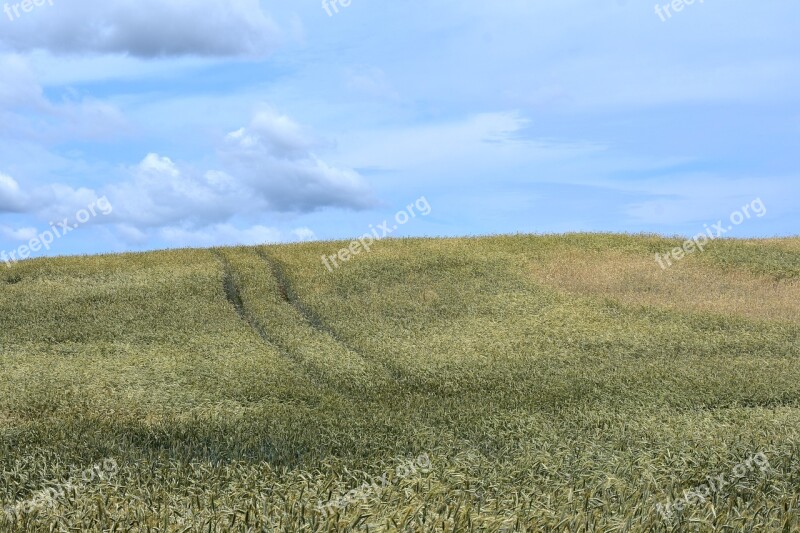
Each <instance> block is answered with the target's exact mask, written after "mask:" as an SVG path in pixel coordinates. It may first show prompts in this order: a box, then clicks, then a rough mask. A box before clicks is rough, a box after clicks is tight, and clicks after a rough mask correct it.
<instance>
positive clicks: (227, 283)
mask: <svg viewBox="0 0 800 533" xmlns="http://www.w3.org/2000/svg"><path fill="white" fill-rule="evenodd" d="M212 253H213V254H214V256H215V257H216V258H217V261H219V263H220V265H221V266H222V285H223V290H224V292H225V297H226V298H227V299H228V302H230V304H231V305H232V306H233V308H234V309H235V311H236V314H237V315H239V318H241V319H242V320H243V321H244V322H246V323H247V325H248V326H250V328H251V329H252V330H253V331H254V332H255V333H256V334H257V335H258V336H259V338H260V339H261V341H262V342H264V344H267V345H268V346H270V347H272V348H274V349H275V350H277V352H278V353H279V354H280V355H281V356H283V357H284V358H285V359H288V360H289V361H290V362H291V363H292V365H293V366H294V367H296V368H297V370H298V371H299V372H300V374H301V375H304V376H306V377H307V378H308V379H309V380H311V381H312V382H313V383H314V384H315V385H318V386H320V387H324V388H326V389H329V390H333V389H331V387H330V386H329V385H328V384H327V383H326V382H325V380H323V379H322V378H321V377H320V376H317V375H314V374H312V373H310V372H309V371H308V370H307V369H306V368H305V366H304V365H303V362H302V360H301V359H300V358H299V357H296V356H294V355H292V353H291V352H290V351H289V349H288V348H287V347H286V346H285V345H284V344H283V343H281V342H279V341H276V340H275V339H274V338H272V337H270V335H269V334H268V333H267V330H266V329H265V328H264V326H263V325H261V323H260V322H259V321H258V320H257V319H256V317H254V316H253V314H252V313H250V311H248V310H247V308H246V307H245V305H244V301H243V300H242V293H241V291H240V290H239V287H238V286H237V285H236V278H235V277H234V275H233V269H232V268H231V265H230V263H229V262H228V260H227V258H225V256H224V255H223V254H222V253H221V252H220V251H219V250H212Z"/></svg>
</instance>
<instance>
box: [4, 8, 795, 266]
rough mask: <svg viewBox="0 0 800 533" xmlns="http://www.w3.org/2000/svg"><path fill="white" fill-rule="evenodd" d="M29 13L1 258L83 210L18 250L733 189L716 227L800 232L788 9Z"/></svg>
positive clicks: (288, 235) (554, 217)
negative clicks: (745, 215) (761, 212)
mask: <svg viewBox="0 0 800 533" xmlns="http://www.w3.org/2000/svg"><path fill="white" fill-rule="evenodd" d="M2 3H3V2H0V4H2ZM40 3H42V5H41V6H33V7H31V8H30V10H29V11H27V12H26V11H24V10H23V9H22V7H21V4H20V5H18V6H17V8H16V11H15V9H14V6H15V5H17V3H16V2H10V3H8V4H7V5H8V7H9V9H8V10H5V11H4V12H3V13H0V250H15V249H17V248H18V247H19V246H22V245H25V244H26V243H28V242H29V241H30V239H31V238H32V237H34V236H36V235H38V234H40V233H41V232H42V231H45V230H48V228H50V227H51V226H50V223H54V224H55V223H57V221H61V220H63V219H65V218H68V219H70V220H73V219H75V217H76V214H77V213H79V212H80V211H81V210H84V209H87V207H88V206H89V205H92V204H93V203H95V204H96V202H97V201H98V199H105V200H107V201H108V204H109V205H111V206H112V207H113V210H112V211H111V212H110V213H109V214H103V213H100V212H98V210H97V209H95V214H94V215H93V216H91V217H88V219H87V220H86V221H85V222H81V224H80V225H79V226H80V227H79V228H78V229H75V230H74V231H71V232H70V233H69V234H67V235H64V237H63V238H61V239H58V240H57V241H56V242H54V243H53V244H52V246H50V249H49V250H44V249H42V250H38V251H37V252H36V253H32V254H31V256H41V255H63V254H75V253H101V252H118V251H129V250H130V251H136V250H147V249H155V248H168V247H183V246H211V245H219V244H254V243H260V242H291V241H300V240H310V239H314V240H316V239H339V238H352V237H356V236H359V235H361V234H363V233H365V232H367V231H368V229H369V225H370V224H373V225H378V224H379V223H381V222H382V221H383V220H384V219H387V218H391V217H392V216H393V215H394V213H395V212H397V211H399V210H402V209H404V207H405V206H407V205H408V204H410V203H411V202H413V201H415V200H416V199H418V198H420V197H423V196H424V197H425V198H426V199H427V201H428V202H429V204H430V206H431V212H430V214H429V215H428V216H425V217H416V218H414V219H413V220H411V221H409V222H408V223H407V224H405V225H403V226H402V227H401V228H399V229H398V230H397V232H396V233H395V234H394V235H396V236H417V235H437V236H455V235H475V234H492V233H516V232H532V233H551V232H568V231H614V232H656V233H660V234H667V235H675V234H682V235H692V234H695V233H697V232H699V231H702V230H703V226H704V224H709V225H711V224H712V223H715V222H716V221H717V220H719V219H727V218H728V217H729V215H730V214H731V213H732V212H734V211H737V210H740V209H741V207H742V206H744V205H746V204H749V203H751V202H752V201H753V200H754V199H756V198H760V199H761V201H762V202H763V204H764V205H765V206H766V210H767V213H766V215H765V216H763V217H753V218H751V219H748V220H746V221H745V222H743V223H742V224H741V225H739V226H737V227H735V228H734V229H733V230H732V231H731V232H730V233H729V234H728V235H729V236H736V237H751V236H774V235H797V234H800V231H798V228H800V209H798V207H799V204H800V165H799V164H798V156H797V154H798V152H800V150H798V147H800V105H799V104H800V96H798V95H800V55H798V51H800V36H798V32H797V30H796V26H797V21H798V20H800V4H798V3H797V2H793V1H789V0H776V1H773V2H765V3H756V2H726V3H723V2H721V1H719V0H706V1H705V2H701V1H700V0H697V1H696V2H694V3H692V4H690V5H685V4H684V5H682V8H681V9H680V10H679V11H676V10H675V9H674V8H672V9H670V11H669V15H670V16H663V13H664V10H663V6H665V5H667V2H666V1H664V2H662V3H661V7H662V16H660V15H658V14H657V13H656V10H655V5H654V3H651V2H634V1H632V0H601V1H599V2H588V1H583V2H578V1H573V0H562V1H559V2H537V1H532V0H528V1H521V0H505V1H503V2H478V1H472V0H461V1H458V2H456V1H452V0H438V1H436V2H428V1H419V2H415V3H413V4H412V3H409V2H375V1H372V2H366V1H364V0H352V2H351V3H350V5H349V6H347V7H344V6H342V5H341V1H340V2H339V6H338V8H337V9H338V13H337V12H335V11H336V10H335V9H329V10H330V11H331V15H330V16H329V15H328V13H327V12H326V10H325V8H324V7H323V6H322V5H321V3H320V1H318V0H309V1H305V0H293V1H292V2H285V1H282V2H278V1H270V2H258V1H255V0H233V1H227V2H226V1H220V2H206V1H191V2H190V1H187V0H158V1H156V0H138V1H135V2H134V1H129V0H125V1H122V0H120V1H114V2H99V1H95V2H86V1H81V0H73V1H72V2H66V1H63V0H53V1H50V0H40ZM328 3H329V4H330V0H329V2H328ZM29 7H30V6H29ZM662 18H663V20H662Z"/></svg>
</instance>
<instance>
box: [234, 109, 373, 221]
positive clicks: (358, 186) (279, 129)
mask: <svg viewBox="0 0 800 533" xmlns="http://www.w3.org/2000/svg"><path fill="white" fill-rule="evenodd" d="M316 144H317V143H316V141H315V140H314V139H313V138H312V137H311V136H310V135H309V134H308V133H307V132H305V131H303V128H301V127H300V126H299V125H298V124H296V123H295V122H294V121H293V120H291V119H290V118H288V117H286V116H284V115H280V114H278V113H276V112H275V111H273V110H263V111H260V112H258V113H257V114H256V115H255V116H254V117H253V120H252V121H251V123H250V125H249V126H247V127H245V128H241V129H238V130H236V131H234V132H232V133H230V134H228V136H227V137H226V144H225V146H224V147H223V149H222V151H221V155H222V157H223V161H224V162H225V163H226V166H227V167H228V168H229V172H230V174H231V175H234V176H237V178H238V179H239V180H241V181H242V183H244V184H246V185H247V186H248V187H250V188H252V189H253V190H254V191H257V192H258V193H259V195H260V196H261V197H262V198H263V199H264V201H266V202H267V205H268V206H269V208H270V209H271V210H274V211H281V212H287V211H299V212H310V211H314V210H317V209H319V208H322V207H345V208H351V209H361V208H367V207H372V206H374V205H375V204H376V200H375V198H374V196H373V194H372V192H371V190H370V187H369V185H368V184H367V183H366V181H365V180H364V179H363V178H362V177H361V176H360V175H359V174H358V173H357V172H355V171H353V170H351V169H346V168H338V167H334V166H332V165H329V164H327V163H325V162H324V161H322V160H321V159H319V158H318V157H317V156H316V155H315V154H314V153H313V152H312V151H311V149H312V147H314V146H315V145H316Z"/></svg>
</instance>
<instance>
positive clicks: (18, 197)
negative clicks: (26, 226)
mask: <svg viewBox="0 0 800 533" xmlns="http://www.w3.org/2000/svg"><path fill="white" fill-rule="evenodd" d="M27 202H28V199H27V197H26V195H24V194H23V193H22V191H21V190H20V188H19V183H17V181H16V180H15V179H14V178H12V177H11V176H7V175H5V174H2V173H0V213H2V212H11V213H15V212H20V211H24V209H25V206H26V204H27Z"/></svg>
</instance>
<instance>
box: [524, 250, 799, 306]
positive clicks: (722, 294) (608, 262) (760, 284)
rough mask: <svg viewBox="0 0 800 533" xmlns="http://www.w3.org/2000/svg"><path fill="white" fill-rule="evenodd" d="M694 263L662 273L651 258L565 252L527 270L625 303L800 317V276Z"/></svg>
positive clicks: (573, 288)
mask: <svg viewBox="0 0 800 533" xmlns="http://www.w3.org/2000/svg"><path fill="white" fill-rule="evenodd" d="M786 244H787V243H786V241H784V242H781V243H780V245H781V246H785V245H786ZM785 249H787V250H791V249H792V248H791V247H789V246H785ZM798 251H800V250H798ZM696 259H697V258H696V257H692V256H689V257H687V258H685V259H684V260H682V261H681V262H677V263H675V264H673V265H672V267H669V268H667V269H665V270H662V268H661V267H660V266H659V265H658V264H657V263H656V262H655V260H654V259H653V256H650V255H641V254H632V253H626V252H619V251H615V250H604V251H600V252H592V253H586V252H581V251H580V250H569V251H565V252H564V254H563V255H560V256H558V257H553V258H551V260H550V261H546V262H533V263H532V265H531V270H532V272H533V275H534V277H535V279H537V280H540V281H542V282H544V283H546V284H547V285H548V286H551V287H555V288H558V289H562V290H565V291H568V292H570V293H572V294H578V295H590V296H596V297H606V298H609V299H612V300H615V301H618V302H620V303H622V304H625V305H633V306H651V307H659V308H664V309H673V310H678V311H688V310H694V311H698V312H707V313H718V314H721V315H735V316H741V317H746V318H752V319H762V320H794V321H797V320H798V319H800V278H793V279H782V280H775V279H773V278H771V277H770V276H767V275H758V274H754V273H752V272H750V271H748V270H744V269H735V270H733V271H728V272H724V273H722V272H720V270H719V267H715V265H713V264H708V263H703V262H699V261H697V260H696Z"/></svg>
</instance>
